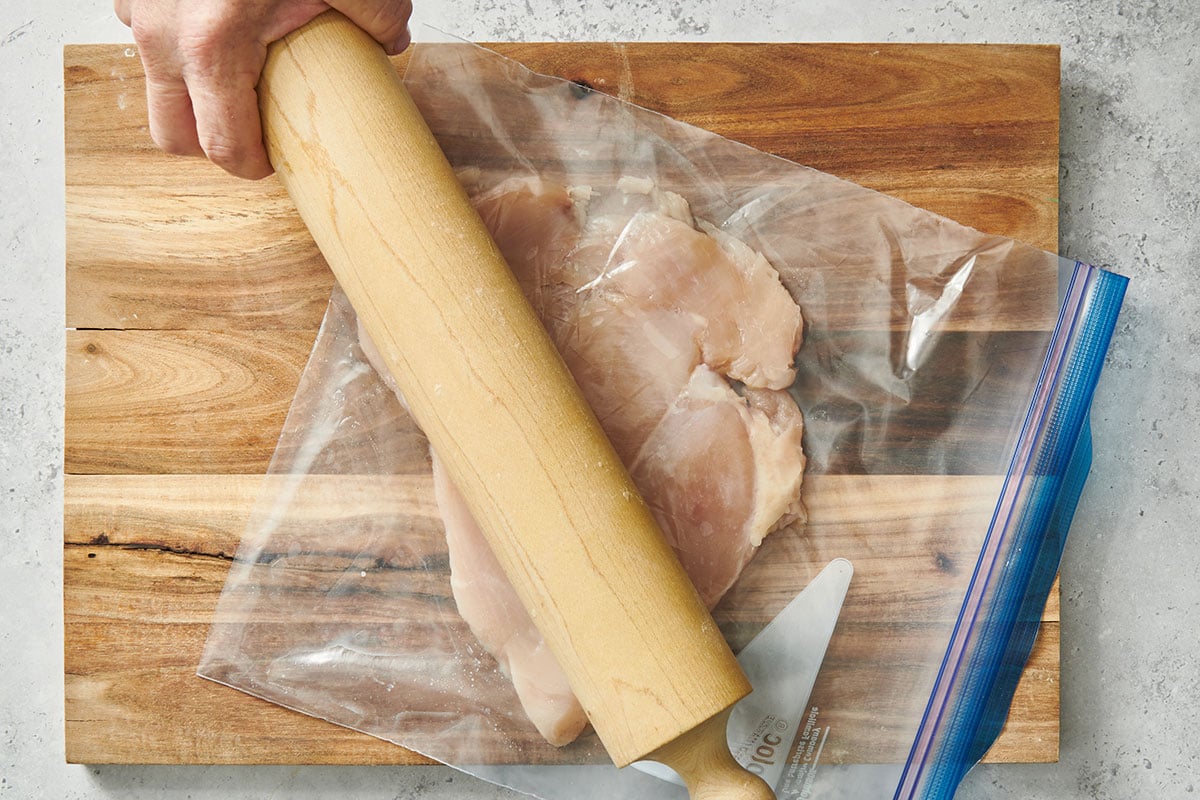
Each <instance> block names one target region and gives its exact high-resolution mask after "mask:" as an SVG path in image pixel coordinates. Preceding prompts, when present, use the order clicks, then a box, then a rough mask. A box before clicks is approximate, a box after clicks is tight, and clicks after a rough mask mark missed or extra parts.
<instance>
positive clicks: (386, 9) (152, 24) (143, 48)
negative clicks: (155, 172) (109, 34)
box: [114, 0, 412, 179]
mask: <svg viewBox="0 0 1200 800" xmlns="http://www.w3.org/2000/svg"><path fill="white" fill-rule="evenodd" d="M114 6H115V9H116V12H117V16H118V17H119V18H120V19H121V21H122V22H124V23H125V24H126V25H128V26H129V27H130V28H131V29H132V30H133V38H134V41H135V42H137V45H138V51H139V54H140V55H141V59H142V65H143V67H144V68H145V71H146V99H147V105H148V107H149V112H150V136H151V137H152V138H153V139H154V142H155V144H157V145H158V146H159V147H161V148H162V149H163V150H165V151H167V152H168V153H173V154H175V155H204V156H207V157H208V158H209V159H210V160H211V161H212V162H213V163H214V164H217V165H218V166H220V167H222V168H223V169H225V170H226V171H228V172H230V173H232V174H234V175H237V176H239V177H242V178H252V179H257V178H264V177H266V176H267V175H270V174H271V172H272V169H271V164H270V162H269V161H268V159H267V152H266V149H265V148H264V147H263V141H262V123H261V120H260V118H259V111H258V93H257V89H256V87H257V85H258V78H259V75H260V74H261V73H262V68H263V64H264V63H265V62H266V58H267V45H269V44H270V43H271V42H274V41H276V40H278V39H282V38H283V37H284V36H286V35H287V34H289V33H291V32H292V31H294V30H296V29H297V28H299V27H300V26H302V25H304V24H305V23H307V22H309V21H310V20H312V19H313V18H314V17H316V16H317V15H318V14H320V13H322V12H323V11H327V10H329V9H330V8H335V9H337V10H338V11H340V12H342V13H343V14H345V15H346V16H347V17H348V18H349V19H350V21H351V22H353V23H355V24H356V25H358V26H359V27H360V28H362V29H363V30H365V31H366V32H367V33H369V34H370V35H371V36H373V37H374V38H375V40H376V41H378V42H379V43H380V44H382V45H383V47H384V49H385V50H386V51H387V52H388V54H389V55H395V54H396V53H399V52H400V51H401V50H403V49H404V48H405V47H407V46H408V43H409V33H408V19H409V16H410V15H411V13H412V4H411V2H410V0H329V2H327V3H326V2H321V0H114Z"/></svg>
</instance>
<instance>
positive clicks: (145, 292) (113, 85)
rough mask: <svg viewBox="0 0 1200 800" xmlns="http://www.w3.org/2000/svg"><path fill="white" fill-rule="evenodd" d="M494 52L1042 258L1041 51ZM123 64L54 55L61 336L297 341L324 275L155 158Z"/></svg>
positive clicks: (289, 218) (1053, 66) (277, 221)
mask: <svg viewBox="0 0 1200 800" xmlns="http://www.w3.org/2000/svg"><path fill="white" fill-rule="evenodd" d="M494 47H495V49H496V50H497V51H499V52H500V53H502V54H506V55H511V56H513V57H515V58H517V59H519V60H521V61H522V62H523V63H525V64H527V65H528V66H529V67H530V68H532V69H534V70H536V71H540V72H543V73H546V74H550V75H557V76H559V77H563V78H567V79H571V80H579V81H583V82H585V83H587V84H589V85H591V86H594V87H597V88H598V89H599V90H602V91H608V92H610V93H612V94H615V95H617V96H620V97H622V98H624V99H627V100H630V101H631V102H634V103H638V104H641V105H645V106H648V107H650V108H653V109H655V110H659V111H663V112H664V113H667V114H669V115H671V116H673V117H675V118H677V119H679V120H682V121H684V122H689V123H692V124H695V125H698V126H700V127H703V128H705V129H708V130H711V131H713V132H715V133H717V134H720V135H722V136H726V137H729V138H731V139H733V140H735V141H739V142H744V143H745V144H748V145H750V146H752V147H755V148H758V149H761V150H764V151H766V152H770V153H774V154H776V155H779V156H782V157H784V158H788V159H791V160H794V161H797V162H799V163H801V164H807V165H810V166H812V167H815V168H817V169H820V170H823V171H826V172H829V173H831V174H834V175H838V176H839V177H843V178H846V179H848V180H851V181H855V182H857V183H861V184H862V185H865V186H867V187H869V188H873V189H878V190H880V191H885V192H889V193H891V194H894V195H896V196H898V197H900V198H901V199H904V200H908V201H909V202H912V203H914V204H916V205H919V206H921V207H923V208H928V209H930V210H932V211H936V212H938V213H941V214H944V215H945V216H948V217H949V218H951V219H954V220H957V221H958V222H961V223H962V224H964V225H968V226H970V227H974V228H978V229H980V230H983V231H986V232H989V233H994V234H998V235H1002V236H1011V237H1015V238H1018V239H1020V240H1022V241H1026V242H1029V243H1031V244H1033V245H1036V246H1038V247H1042V248H1045V249H1048V250H1055V249H1056V248H1057V242H1058V227H1057V224H1058V206H1057V197H1058V191H1057V181H1058V104H1057V100H1058V50H1057V48H1055V47H1050V46H1022V47H1003V46H989V47H987V48H982V49H981V48H977V47H976V48H973V47H972V46H959V45H903V46H898V45H880V46H858V45H839V46H838V47H836V48H834V47H830V46H828V45H770V44H761V45H759V44H755V45H736V44H734V45H729V44H726V45H709V44H689V45H687V47H686V48H683V49H681V48H679V46H677V45H670V44H636V45H633V44H630V45H608V44H579V43H574V44H497V45H494ZM842 48H845V50H843V49H842ZM126 52H128V53H131V54H133V51H132V50H127V49H126V48H123V47H118V46H110V45H83V46H73V47H71V48H70V49H69V51H68V58H67V60H66V62H65V67H64V69H65V85H64V92H65V95H66V118H65V124H66V130H65V137H66V140H65V147H66V153H67V190H66V194H67V201H66V202H67V237H66V246H67V327H70V328H127V327H135V328H215V329H232V328H288V327H295V328H301V329H305V330H312V329H314V328H315V326H316V325H317V324H318V323H319V321H320V316H321V313H322V312H323V309H324V301H325V299H326V298H327V297H328V289H329V285H330V277H329V274H328V271H327V269H325V268H324V266H323V262H321V260H320V256H319V254H318V253H317V251H316V248H315V246H314V245H313V244H312V240H311V238H310V237H309V236H308V235H307V233H306V232H305V231H304V229H303V225H302V223H301V222H300V220H299V217H298V216H296V214H295V211H294V209H292V207H291V204H290V202H289V201H288V200H287V197H286V194H285V192H284V191H283V188H282V187H281V186H280V185H279V184H278V182H277V181H276V180H274V179H268V180H265V181H260V182H257V183H246V182H240V181H237V180H236V179H234V178H231V177H229V176H227V175H225V174H224V173H223V172H221V171H220V170H219V169H217V168H216V167H213V166H212V165H210V164H208V163H206V162H203V161H200V160H197V159H178V158H171V157H169V156H166V155H164V154H162V153H160V152H158V151H156V150H155V149H154V148H153V146H152V145H151V144H150V142H149V139H148V137H147V136H146V125H147V121H146V111H145V102H144V100H143V92H144V90H145V82H144V78H143V76H142V72H141V67H140V64H139V62H138V60H137V58H136V57H134V55H136V54H133V55H130V56H127V55H126ZM405 60H406V57H403V56H402V57H401V58H400V59H397V63H398V64H399V65H400V66H403V63H404V61H405ZM865 65H869V67H870V68H866V66H865ZM709 76H711V77H709ZM716 93H720V96H721V101H720V102H719V103H718V102H713V99H712V98H713V97H714V96H715V94H716ZM880 98H883V99H882V100H881V99H880ZM877 107H878V108H879V111H876V108H877ZM801 132H802V135H801ZM473 146H478V141H475V142H474V143H473ZM218 232H219V233H218ZM147 287H153V288H152V289H148V288H147ZM1031 296H1032V297H1035V298H1036V297H1044V293H1041V294H1038V293H1036V292H1034V293H1032V294H1031ZM1017 306H1018V307H1020V304H1017ZM1014 329H1019V328H1014Z"/></svg>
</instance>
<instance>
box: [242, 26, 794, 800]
mask: <svg viewBox="0 0 1200 800" xmlns="http://www.w3.org/2000/svg"><path fill="white" fill-rule="evenodd" d="M259 96H260V103H261V109H262V117H263V131H264V138H265V140H266V144H267V149H268V152H269V153H270V156H271V162H272V164H273V165H274V166H275V170H276V172H277V173H278V176H279V178H280V180H281V181H282V182H283V184H284V186H286V187H287V190H288V192H289V193H290V194H291V196H292V198H293V200H294V201H295V203H296V207H297V208H298V209H299V211H300V215H301V217H302V218H303V219H304V222H305V224H307V225H308V229H309V230H310V231H311V232H312V235H313V238H314V239H315V240H316V242H317V244H318V246H319V247H320V248H321V252H322V253H323V254H324V256H325V258H326V260H327V261H328V262H329V265H330V267H331V268H332V269H333V272H334V275H335V276H336V277H337V279H338V281H339V282H340V284H341V286H342V288H343V289H344V290H345V292H346V294H347V295H348V296H349V298H350V302H351V304H352V305H353V306H354V308H355V310H356V311H357V313H358V316H359V318H360V320H361V321H362V324H363V325H364V327H365V328H366V330H367V333H368V334H369V335H370V337H371V340H372V341H373V342H374V343H375V345H376V346H377V347H378V349H379V351H380V353H381V355H382V357H383V359H384V360H385V361H386V363H387V365H388V367H389V369H390V370H391V373H392V375H393V376H394V378H395V379H396V381H397V383H398V384H399V386H400V388H401V390H402V391H403V393H404V397H405V399H406V400H407V402H408V405H409V407H410V409H411V411H412V414H413V416H414V418H415V419H416V421H417V422H418V423H419V424H420V426H421V428H422V429H423V430H424V431H425V433H426V434H427V435H428V437H429V440H430V442H431V443H432V446H433V449H434V450H435V451H436V452H437V454H438V456H439V457H440V458H441V459H442V461H443V462H444V463H445V465H446V468H447V469H448V470H449V471H450V475H451V477H452V478H453V480H454V483H455V484H456V485H457V486H458V488H459V489H460V490H461V491H462V494H463V496H464V497H465V498H466V500H467V503H468V505H469V507H470V509H471V511H472V513H473V514H474V515H475V518H476V520H478V521H479V523H480V526H481V527H482V529H483V531H484V533H485V535H486V536H487V539H488V541H489V543H490V544H491V546H492V549H493V550H494V551H495V553H496V556H497V557H498V558H499V560H500V563H501V565H502V566H503V568H504V570H505V572H506V573H507V575H508V578H509V579H510V580H511V581H512V584H513V586H514V587H515V588H516V591H517V593H518V595H519V596H520V598H521V600H522V601H523V602H524V604H525V606H526V608H527V609H528V610H529V613H530V615H531V616H532V618H533V620H534V622H535V624H536V625H537V626H538V629H539V630H540V631H541V632H542V634H543V636H544V637H545V639H546V642H547V643H548V645H549V646H550V648H551V650H552V651H553V652H554V654H555V656H557V658H558V660H559V662H560V663H561V664H562V666H563V668H564V670H565V671H566V674H567V676H568V678H569V679H570V681H571V686H572V688H573V689H574V691H575V693H576V694H577V695H578V697H579V700H580V702H581V703H582V705H583V708H584V709H585V710H586V712H587V714H588V717H589V719H590V720H591V722H592V725H593V726H594V727H595V729H596V732H597V733H598V734H599V736H600V739H601V741H602V742H603V743H604V746H605V747H606V748H607V750H608V753H609V755H610V756H611V757H612V759H613V761H614V762H615V763H616V764H617V765H618V766H625V765H627V764H629V763H631V762H633V761H636V760H640V759H647V758H648V759H653V760H656V761H662V762H664V763H666V764H668V765H669V766H671V767H673V768H674V769H675V770H676V771H677V772H678V773H679V774H680V775H681V776H682V777H683V778H684V780H685V782H686V783H687V785H688V789H689V792H690V793H691V796H692V797H693V798H710V799H711V800H715V799H716V798H729V799H730V800H740V799H742V798H746V799H747V800H749V799H750V798H757V799H762V798H771V797H773V794H772V792H771V790H770V789H769V788H768V787H767V785H766V784H765V783H763V782H762V781H761V780H759V779H758V778H757V777H755V776H753V775H751V774H750V773H749V772H746V771H745V770H743V769H742V768H741V767H739V766H738V765H737V763H736V762H735V761H734V760H733V757H732V756H731V755H730V753H729V749H728V747H727V745H726V739H725V722H726V719H727V717H728V715H729V710H730V708H731V707H732V705H733V704H734V703H735V702H737V701H738V700H739V699H741V698H742V697H743V696H745V695H746V694H747V693H748V692H749V691H750V686H749V684H748V682H747V680H746V678H745V675H744V674H743V673H742V671H741V669H740V668H739V666H738V664H737V662H736V661H735V660H734V657H733V655H732V653H731V652H730V650H729V647H728V645H727V644H726V643H725V641H724V639H723V638H722V637H721V634H720V632H719V631H718V629H717V626H716V625H715V624H714V623H713V620H712V617H711V616H710V615H709V613H708V611H707V610H706V609H705V607H704V605H703V604H702V602H701V601H700V599H699V597H698V595H697V594H696V592H695V590H694V589H693V587H692V585H691V583H690V582H689V580H688V578H687V575H686V574H685V573H684V571H683V569H682V568H681V567H680V565H679V562H678V561H677V560H676V558H675V555H674V553H673V552H672V551H671V549H670V547H669V546H668V545H667V544H666V541H665V539H664V538H663V536H662V533H661V532H660V530H659V529H658V527H657V524H656V523H655V522H654V519H653V517H652V516H651V515H650V513H649V511H648V510H647V507H646V505H645V503H644V502H643V500H642V499H641V497H640V496H639V494H638V492H637V490H636V489H635V488H634V486H633V484H632V482H631V481H630V479H629V476H628V474H627V473H626V471H625V469H624V467H623V466H622V464H621V462H620V461H619V460H618V458H617V455H616V453H615V452H614V451H613V449H612V446H611V445H610V444H609V442H608V440H607V438H606V437H605V435H604V433H603V431H602V430H601V429H600V426H599V424H598V423H597V421H596V419H595V417H594V415H593V414H592V412H591V410H590V409H589V408H588V406H587V404H586V403H585V402H584V400H583V398H582V396H581V394H580V392H579V389H578V387H577V386H576V385H575V382H574V381H573V379H572V378H571V375H570V373H569V372H567V369H566V367H565V366H564V364H563V362H562V360H561V358H560V357H559V355H558V353H557V351H556V350H555V349H554V345H553V344H552V343H551V341H550V338H549V337H548V336H547V334H546V332H545V330H544V329H543V327H542V325H541V323H540V322H539V320H538V318H537V316H536V315H535V313H534V311H533V309H532V308H531V306H530V305H529V303H528V302H527V301H526V300H525V298H524V296H523V295H522V294H521V291H520V289H519V287H518V285H517V282H516V280H515V279H514V278H513V276H512V273H511V271H510V270H509V268H508V265H507V264H505V262H504V260H503V258H502V256H501V255H500V253H499V251H498V249H497V248H496V245H495V244H494V243H493V242H492V240H491V237H490V236H489V234H488V232H487V230H486V229H485V228H484V226H483V223H482V222H481V221H480V219H479V216H478V215H477V214H476V213H475V211H474V209H473V208H472V207H471V205H470V203H469V201H468V199H467V196H466V193H465V192H464V191H463V189H462V187H461V186H460V185H459V183H458V182H457V180H456V179H455V176H454V172H453V171H452V169H451V167H450V165H449V164H448V163H447V161H446V158H445V156H444V155H443V154H442V152H441V150H440V149H439V147H438V145H437V142H436V141H435V140H434V138H433V135H432V134H431V133H430V132H429V128H428V127H427V126H426V125H425V122H424V120H422V119H421V116H420V113H419V112H418V111H417V109H416V107H415V106H414V104H413V102H412V99H411V98H410V97H409V95H408V93H407V91H406V90H405V89H404V87H403V86H402V84H401V83H400V80H399V77H398V76H397V75H396V72H395V70H394V69H393V67H392V65H391V63H390V62H389V61H388V59H387V56H386V55H385V54H384V52H383V50H382V49H381V48H380V47H379V46H378V45H377V44H376V43H375V42H374V41H373V40H371V39H370V37H368V36H367V35H366V34H365V33H363V32H362V31H360V30H359V29H358V28H356V27H355V26H354V25H352V24H351V23H350V22H349V21H347V20H346V19H345V18H344V17H342V16H341V15H339V14H336V13H333V12H330V13H326V14H324V15H322V16H320V17H318V18H317V19H315V20H314V21H313V22H311V23H309V24H308V25H306V26H305V27H303V28H301V29H300V30H298V31H296V32H295V33H292V34H291V35H289V36H288V37H287V38H285V39H284V40H282V41H280V42H276V43H275V44H273V45H272V46H271V48H270V53H269V56H268V59H267V64H266V68H265V70H264V72H263V76H262V81H261V83H260V85H259Z"/></svg>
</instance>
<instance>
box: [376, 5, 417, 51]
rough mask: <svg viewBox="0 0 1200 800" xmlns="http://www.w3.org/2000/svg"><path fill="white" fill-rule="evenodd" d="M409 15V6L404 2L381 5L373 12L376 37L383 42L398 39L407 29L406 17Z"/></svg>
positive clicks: (410, 10)
mask: <svg viewBox="0 0 1200 800" xmlns="http://www.w3.org/2000/svg"><path fill="white" fill-rule="evenodd" d="M411 13H412V9H411V6H410V5H409V4H408V3H407V2H404V0H389V2H386V3H381V4H380V5H379V7H378V8H377V9H376V10H375V18H374V20H373V21H372V29H373V30H374V31H375V35H376V37H377V38H379V39H380V40H382V41H385V42H392V41H395V40H396V39H399V38H400V37H401V36H402V35H403V34H404V31H405V29H406V28H407V27H408V17H409V15H410V14H411Z"/></svg>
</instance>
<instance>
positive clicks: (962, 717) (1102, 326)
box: [895, 262, 1129, 800]
mask: <svg viewBox="0 0 1200 800" xmlns="http://www.w3.org/2000/svg"><path fill="white" fill-rule="evenodd" d="M1128 283H1129V279H1128V278H1125V277H1123V276H1121V275H1117V274H1115V273H1112V272H1106V271H1104V270H1100V269H1097V268H1095V267H1091V266H1089V265H1087V264H1083V263H1080V262H1075V264H1074V267H1073V268H1072V269H1071V272H1070V277H1069V280H1068V281H1067V284H1066V291H1065V296H1064V299H1063V302H1062V305H1061V308H1060V312H1059V318H1058V322H1057V323H1056V325H1055V328H1054V332H1053V334H1052V335H1051V339H1050V346H1049V348H1048V350H1047V354H1046V359H1045V362H1044V363H1043V365H1042V370H1041V374H1040V375H1039V376H1038V381H1037V384H1036V386H1035V389H1034V392H1033V399H1032V401H1031V403H1030V407H1029V411H1028V413H1027V414H1026V417H1025V421H1024V424H1023V425H1022V428H1021V432H1020V435H1019V436H1018V438H1017V445H1016V448H1015V453H1014V455H1013V459H1012V461H1011V462H1010V465H1009V469H1008V474H1007V475H1006V477H1005V481H1004V486H1003V488H1002V490H1001V492H1000V498H999V500H998V501H997V504H996V510H995V512H994V514H993V516H992V521H991V524H990V525H989V528H988V533H987V536H986V537H985V538H984V542H983V545H982V547H981V549H980V556H979V560H978V562H977V563H976V566H975V572H974V574H973V575H972V577H971V583H970V585H969V586H968V589H967V593H966V597H965V598H964V601H963V605H962V608H961V610H960V612H959V616H958V620H957V622H956V623H955V626H954V631H953V633H952V634H951V636H950V642H949V645H948V646H947V649H946V655H945V657H944V658H943V660H942V665H941V668H940V670H939V671H938V676H937V679H936V681H935V682H934V688H933V691H932V692H931V693H930V698H929V702H928V704H927V706H926V708H925V713H924V715H923V717H922V719H921V724H920V726H919V727H918V729H917V734H916V736H915V737H914V741H913V746H912V749H911V751H910V753H909V757H908V761H907V762H906V764H905V766H904V771H903V772H902V774H901V777H900V783H899V785H898V786H897V788H896V793H895V800H949V798H951V797H953V795H954V792H955V791H956V790H957V788H958V784H959V782H960V781H961V780H962V777H963V776H964V775H965V774H966V772H967V770H969V769H970V768H971V767H972V766H973V765H974V764H975V763H976V762H977V761H978V760H979V758H980V757H982V755H983V754H984V752H986V750H987V749H988V747H990V746H991V744H992V742H993V741H995V738H996V735H997V734H998V733H999V732H1000V729H1001V727H1002V726H1003V724H1004V720H1005V718H1006V717H1007V715H1008V707H1009V704H1010V703H1011V701H1012V696H1013V692H1014V691H1015V690H1016V686H1017V682H1018V680H1019V679H1020V675H1021V671H1022V669H1023V668H1024V664H1025V662H1026V660H1027V659H1028V657H1029V652H1030V650H1031V649H1032V647H1033V642H1034V639H1035V637H1036V635H1037V630H1038V625H1039V623H1040V620H1041V613H1042V609H1043V607H1044V606H1045V603H1046V597H1047V596H1048V594H1049V591H1050V587H1051V585H1052V584H1053V582H1054V576H1055V575H1056V574H1057V571H1058V564H1059V561H1060V559H1061V557H1062V550H1063V545H1064V544H1065V541H1066V535H1067V531H1068V529H1069V527H1070V524H1071V518H1072V516H1073V515H1074V512H1075V507H1076V505H1077V503H1078V501H1079V496H1080V493H1081V492H1082V490H1083V484H1084V482H1085V480H1086V478H1087V473H1088V469H1089V467H1090V465H1091V456H1092V449H1091V448H1092V444H1091V432H1090V429H1089V425H1088V413H1089V411H1090V409H1091V403H1092V396H1093V394H1094V392H1095V388H1096V383H1097V381H1098V380H1099V376H1100V369H1101V367H1102V366H1103V365H1104V358H1105V355H1106V353H1107V352H1108V346H1109V343H1110V341H1111V339H1112V334H1113V330H1114V329H1115V327H1116V320H1117V315H1118V313H1119V312H1120V309H1121V303H1122V301H1123V300H1124V297H1125V290H1126V287H1127V286H1128Z"/></svg>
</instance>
